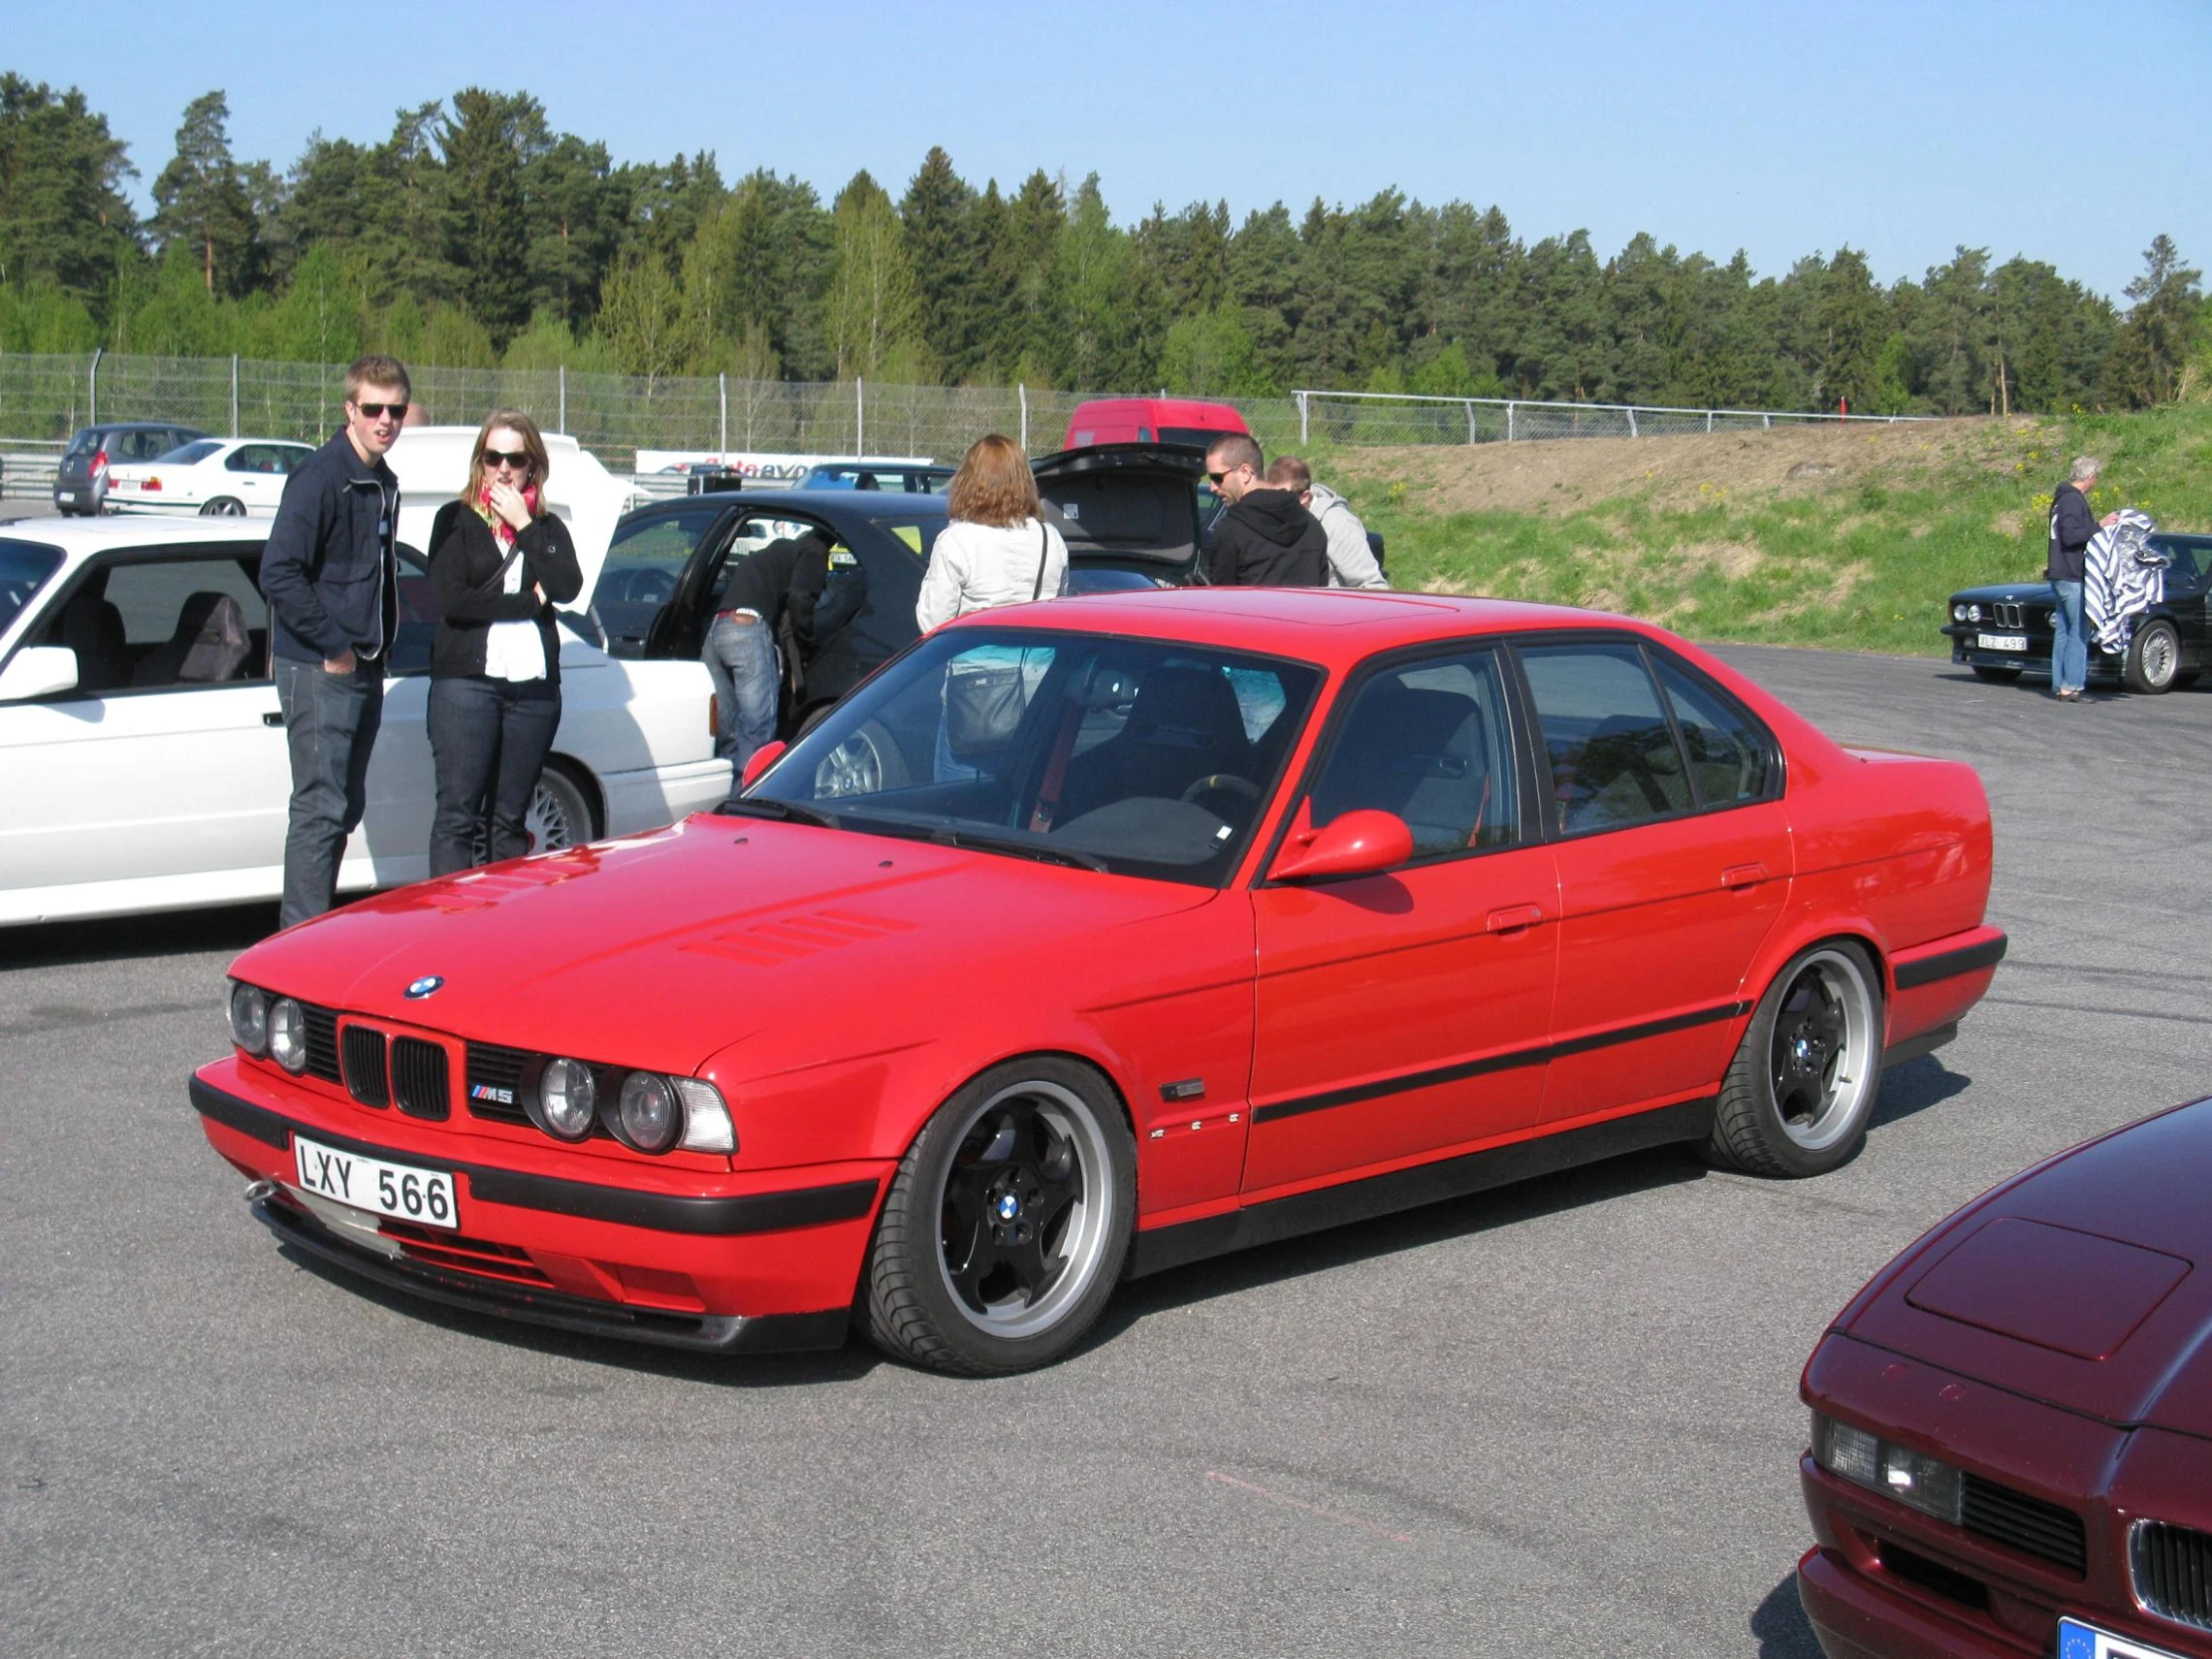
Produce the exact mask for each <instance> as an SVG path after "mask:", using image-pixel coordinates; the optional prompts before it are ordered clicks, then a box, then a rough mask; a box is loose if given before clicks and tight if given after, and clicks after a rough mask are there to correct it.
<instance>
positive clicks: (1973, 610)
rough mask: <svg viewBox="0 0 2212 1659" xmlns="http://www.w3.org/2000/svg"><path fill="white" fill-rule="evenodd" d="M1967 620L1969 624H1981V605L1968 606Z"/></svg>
mask: <svg viewBox="0 0 2212 1659" xmlns="http://www.w3.org/2000/svg"><path fill="white" fill-rule="evenodd" d="M1966 620H1967V621H1968V622H1979V621H1980V620H1981V607H1980V606H1979V605H1968V606H1967V607H1966Z"/></svg>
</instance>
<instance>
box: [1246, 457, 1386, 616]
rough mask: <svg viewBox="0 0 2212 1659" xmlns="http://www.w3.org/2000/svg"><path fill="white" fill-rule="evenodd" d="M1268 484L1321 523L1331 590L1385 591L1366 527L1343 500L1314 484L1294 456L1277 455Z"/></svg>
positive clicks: (1306, 466) (1331, 491)
mask: <svg viewBox="0 0 2212 1659" xmlns="http://www.w3.org/2000/svg"><path fill="white" fill-rule="evenodd" d="M1268 482H1269V483H1270V484H1273V485H1274V486H1275V487H1276V488H1277V489H1281V490H1289V491H1290V492H1291V493H1292V494H1293V495H1295V496H1297V497H1298V504H1299V505H1300V506H1302V507H1304V508H1305V509H1306V510H1307V511H1308V512H1310V513H1312V514H1313V515H1314V517H1315V518H1316V519H1317V520H1318V521H1319V522H1320V524H1321V528H1322V534H1323V535H1325V536H1327V537H1328V538H1329V585H1330V586H1331V587H1333V588H1386V587H1388V586H1389V585H1390V579H1389V578H1388V577H1387V576H1384V575H1383V567H1382V566H1381V565H1379V564H1377V563H1376V561H1375V549H1374V547H1372V546H1371V545H1370V544H1369V542H1368V527H1367V526H1366V525H1365V524H1362V523H1361V522H1360V516H1359V514H1357V513H1355V512H1354V511H1353V510H1352V508H1351V506H1350V505H1349V504H1348V503H1347V502H1346V501H1345V498H1344V497H1343V496H1341V495H1339V494H1338V493H1337V492H1336V491H1335V490H1333V489H1331V488H1329V486H1328V485H1326V484H1317V483H1315V482H1314V473H1313V469H1312V468H1311V467H1309V466H1308V465H1307V464H1306V463H1305V462H1304V461H1302V460H1300V459H1299V458H1298V457H1297V456H1296V455H1278V456H1276V457H1275V459H1274V461H1273V462H1271V463H1270V464H1269V466H1268Z"/></svg>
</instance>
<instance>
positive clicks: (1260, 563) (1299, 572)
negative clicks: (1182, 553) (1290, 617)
mask: <svg viewBox="0 0 2212 1659" xmlns="http://www.w3.org/2000/svg"><path fill="white" fill-rule="evenodd" d="M1265 464H1266V458H1265V457H1264V456H1263V455H1262V454H1261V453H1260V446H1259V445H1258V444H1257V443H1255V442H1253V441H1252V439H1251V438H1249V437H1247V436H1245V434H1244V433H1242V432H1237V433H1233V434H1231V435H1230V436H1228V437H1225V438H1221V439H1218V440H1217V441H1216V442H1215V443H1214V445H1213V447H1212V448H1210V449H1208V450H1207V451H1206V476H1207V477H1208V478H1209V479H1211V480H1212V482H1213V486H1214V488H1215V489H1217V490H1218V491H1220V492H1221V498H1222V499H1223V500H1224V501H1226V502H1228V503H1229V505H1228V507H1227V508H1226V509H1225V510H1224V511H1223V513H1222V515H1221V517H1220V518H1219V519H1217V520H1216V521H1215V523H1214V548H1213V552H1212V553H1211V554H1210V555H1209V556H1208V558H1207V561H1206V579H1207V580H1208V581H1209V582H1211V583H1213V585H1214V586H1216V587H1219V588H1227V587H1244V588H1321V587H1327V586H1328V585H1329V536H1328V533H1327V532H1326V531H1324V530H1323V529H1322V527H1321V523H1320V521H1319V520H1318V519H1316V518H1315V517H1314V515H1313V514H1312V513H1310V512H1308V511H1307V510H1306V509H1305V508H1304V507H1302V506H1300V505H1299V503H1298V497H1297V496H1296V495H1294V494H1292V493H1291V492H1290V491H1289V490H1286V489H1277V488H1276V487H1275V486H1274V485H1272V484H1270V483H1269V482H1268V481H1267V479H1266V478H1265V477H1264V476H1262V472H1261V469H1262V467H1263V466H1264V465H1265Z"/></svg>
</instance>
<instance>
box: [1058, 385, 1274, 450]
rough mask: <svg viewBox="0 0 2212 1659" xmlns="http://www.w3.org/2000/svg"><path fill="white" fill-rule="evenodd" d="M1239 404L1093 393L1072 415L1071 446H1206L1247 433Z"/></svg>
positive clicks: (1069, 434)
mask: <svg viewBox="0 0 2212 1659" xmlns="http://www.w3.org/2000/svg"><path fill="white" fill-rule="evenodd" d="M1250 430H1251V428H1250V427H1248V426H1246V425H1245V421H1244V416H1243V415H1241V414H1239V413H1238V412H1237V410H1236V408H1235V406H1234V405H1232V404H1228V403H1208V402H1204V401H1202V400H1200V399H1198V398H1195V397H1094V398H1092V399H1090V400H1089V401H1088V402H1085V403H1078V404H1076V406H1075V413H1074V414H1072V415H1070V416H1069V417H1068V441H1067V447H1068V448H1070V449H1082V448H1086V447H1088V446H1089V445H1091V444H1094V443H1172V444H1180V445H1185V446H1187V447H1190V448H1194V449H1204V448H1205V447H1206V446H1207V445H1208V444H1210V443H1212V442H1213V441H1214V440H1215V439H1216V438H1218V437H1220V436H1221V435H1222V434H1223V433H1224V432H1246V433H1249V432H1250Z"/></svg>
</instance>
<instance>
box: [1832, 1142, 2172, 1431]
mask: <svg viewBox="0 0 2212 1659" xmlns="http://www.w3.org/2000/svg"><path fill="white" fill-rule="evenodd" d="M2207 1193H2212V1100H2200V1101H2198V1102H2197V1103H2196V1104H2194V1105H2192V1106H2183V1107H2177V1108H2176V1109H2174V1110H2173V1111H2170V1112H2165V1113H2162V1114H2160V1115H2159V1116H2157V1117H2153V1118H2148V1119H2145V1120H2144V1121H2143V1122H2141V1123H2137V1124H2133V1125H2130V1126H2129V1127H2128V1128H2126V1129H2122V1130H2120V1131H2118V1132H2116V1133H2114V1134H2112V1135H2108V1136H2106V1137H2104V1138H2103V1139H2101V1140H2096V1141H2091V1142H2089V1143H2088V1144H2087V1145H2085V1146H2081V1147H2076V1148H2074V1149H2073V1150H2072V1151H2070V1152H2066V1153H2061V1154H2060V1155H2059V1156H2058V1157H2056V1158H2054V1159H2051V1160H2050V1161H2049V1162H2047V1163H2045V1164H2042V1165H2039V1166H2038V1167H2036V1168H2035V1169H2032V1170H2030V1171H2028V1172H2027V1173H2026V1174H2024V1175H2022V1176H2019V1177H2017V1178H2015V1179H2014V1180H2013V1181H2011V1182H2009V1183H2007V1184H2006V1185H2004V1186H2002V1187H1999V1188H1997V1189H1996V1190H1995V1191H1994V1192H1991V1193H1989V1194H1986V1195H1984V1196H1983V1197H1982V1198H1981V1199H1978V1200H1976V1201H1975V1202H1974V1203H1973V1204H1972V1205H1969V1206H1968V1207H1967V1208H1966V1209H1965V1210H1962V1211H1961V1212H1959V1214H1957V1215H1956V1216H1953V1217H1952V1218H1951V1219H1950V1220H1949V1221H1947V1222H1945V1223H1944V1224H1943V1225H1942V1226H1940V1227H1938V1228H1936V1230H1935V1232H1933V1233H1931V1234H1930V1235H1928V1237H1927V1238H1925V1239H1923V1240H1922V1241H1921V1243H1920V1244H1919V1245H1917V1246H1915V1247H1914V1248H1913V1249H1912V1250H1910V1251H1908V1252H1906V1254H1905V1255H1903V1256H1901V1257H1899V1258H1898V1260H1897V1261H1896V1262H1893V1263H1892V1264H1891V1265H1890V1266H1889V1267H1888V1268H1886V1269H1885V1270H1884V1271H1883V1273H1882V1275H1881V1276H1880V1277H1878V1278H1877V1279H1876V1280H1875V1282H1874V1283H1873V1284H1871V1285H1869V1286H1868V1287H1867V1289H1866V1290H1865V1291H1863V1292H1862V1293H1861V1294H1860V1296H1859V1298H1858V1300H1857V1301H1855V1302H1854V1303H1853V1305H1852V1307H1851V1308H1850V1309H1848V1310H1846V1312H1845V1314H1844V1316H1843V1318H1842V1319H1841V1320H1840V1321H1839V1322H1838V1329H1840V1330H1844V1331H1847V1332H1848V1333H1849V1334H1850V1335H1851V1336H1853V1337H1854V1338H1856V1339H1858V1340H1860V1341H1862V1342H1868V1343H1873V1344H1876V1345H1878V1346H1880V1347H1883V1348H1887V1349H1891V1350H1893V1351H1895V1352H1897V1353H1900V1354H1905V1355H1910V1356H1912V1357H1913V1358H1915V1359H1920V1360H1925V1361H1927V1362H1928V1363H1929V1364H1931V1365H1934V1366H1938V1367H1941V1368H1943V1369H1944V1370H1947V1371H1951V1372H1954V1373H1958V1374H1960V1375H1962V1376H1966V1377H1972V1378H1975V1379H1978V1380H1979V1381H1981V1382H1984V1383H1991V1384H1993V1385H1995V1386H1997V1387H2001V1388H2006V1389H2009V1390H2010V1391H2012V1392H2014V1393H2024V1394H2028V1395H2031V1396H2033V1397H2035V1398H2037V1399H2041V1400H2044V1401H2046V1402H2047V1403H2049V1404H2052V1405H2056V1406H2061V1407H2063V1408H2065V1409H2067V1410H2072V1411H2078V1412H2081V1413H2083V1414H2085V1415H2088V1416H2091V1417H2096V1418H2100V1419H2102V1420H2103V1421H2105V1422H2109V1423H2113V1424H2116V1425H2119V1426H2122V1427H2136V1426H2143V1425H2149V1426H2155V1427H2159V1428H2165V1429H2170V1430H2173V1431H2175V1432H2177V1433H2184V1434H2198V1435H2203V1436H2206V1437H2208V1438H2212V1204H2208V1203H2207V1200H2206V1194H2207Z"/></svg>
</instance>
